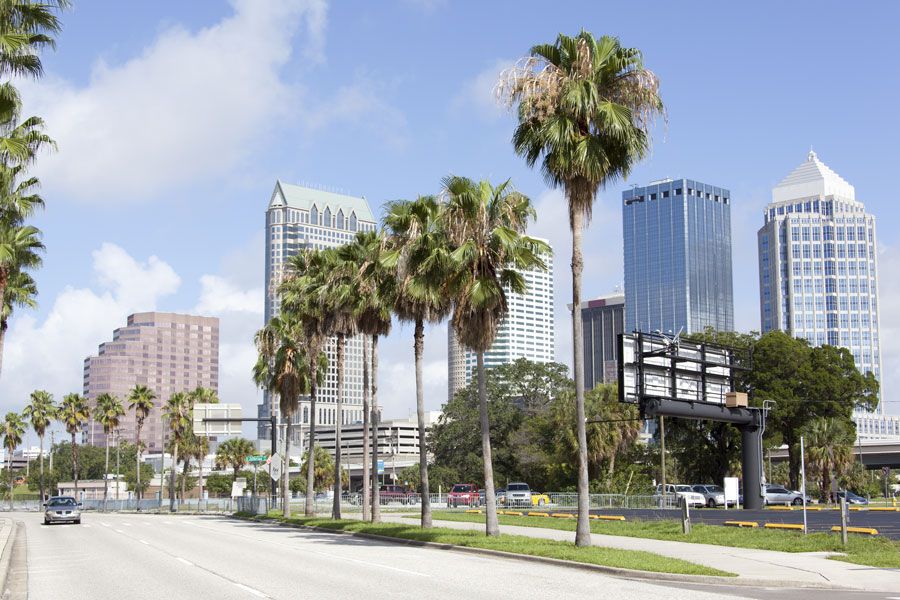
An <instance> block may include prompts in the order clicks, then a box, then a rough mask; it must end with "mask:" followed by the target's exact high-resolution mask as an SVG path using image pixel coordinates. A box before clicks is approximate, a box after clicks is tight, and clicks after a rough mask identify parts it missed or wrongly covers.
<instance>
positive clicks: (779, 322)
mask: <svg viewBox="0 0 900 600" xmlns="http://www.w3.org/2000/svg"><path fill="white" fill-rule="evenodd" d="M764 220H765V224H764V225H763V227H762V229H760V230H759V233H758V234H757V241H758V249H759V290H760V315H761V324H762V331H763V333H767V332H769V331H773V330H782V331H787V332H790V333H791V335H793V336H795V337H798V338H805V339H806V340H808V341H809V343H810V344H812V345H814V346H820V345H823V344H828V345H831V346H840V347H845V348H849V349H850V352H851V353H852V354H853V360H854V362H855V363H856V367H857V368H858V369H859V371H860V372H861V373H867V372H871V373H873V374H874V375H875V377H876V378H877V379H878V380H879V382H881V380H882V377H881V346H880V342H879V338H878V332H879V320H878V318H879V313H878V258H877V256H876V252H875V248H876V236H875V217H874V216H873V215H871V214H869V213H867V212H866V207H865V206H864V205H863V203H862V202H859V201H857V200H856V195H855V192H854V189H853V186H852V185H850V184H849V183H847V182H846V181H845V180H844V179H842V178H841V177H840V176H839V175H838V174H837V173H835V172H834V171H832V170H831V169H829V168H828V167H827V166H826V165H825V164H823V163H822V161H820V160H819V159H818V157H817V156H816V153H815V152H813V151H810V153H809V156H808V158H807V160H806V162H804V163H803V164H801V165H800V166H799V167H797V168H796V169H794V171H793V172H792V173H791V174H790V175H788V176H787V177H785V178H784V180H782V181H781V183H779V184H778V185H777V186H775V187H774V188H773V189H772V202H771V203H770V204H769V205H768V206H767V207H766V210H765V215H764ZM880 396H881V397H884V396H883V394H880ZM879 412H880V414H881V415H884V404H883V403H882V404H881V407H880V409H879Z"/></svg>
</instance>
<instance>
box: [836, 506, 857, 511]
mask: <svg viewBox="0 0 900 600" xmlns="http://www.w3.org/2000/svg"><path fill="white" fill-rule="evenodd" d="M838 510H840V509H838ZM847 510H862V508H861V507H859V506H848V507H847Z"/></svg>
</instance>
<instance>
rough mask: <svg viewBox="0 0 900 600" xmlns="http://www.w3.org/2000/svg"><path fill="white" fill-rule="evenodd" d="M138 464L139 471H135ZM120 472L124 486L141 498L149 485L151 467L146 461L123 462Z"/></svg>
mask: <svg viewBox="0 0 900 600" xmlns="http://www.w3.org/2000/svg"><path fill="white" fill-rule="evenodd" d="M138 464H140V467H141V472H140V473H138V472H137V469H136V467H137V465H138ZM132 465H133V466H132ZM123 471H124V472H123V473H122V479H124V480H125V484H126V488H127V489H128V490H129V491H132V492H135V497H136V498H141V497H142V496H143V494H144V492H146V491H147V488H148V487H150V480H151V479H152V478H153V473H154V471H153V467H152V466H151V465H148V464H147V463H143V462H142V463H125V468H124V470H123Z"/></svg>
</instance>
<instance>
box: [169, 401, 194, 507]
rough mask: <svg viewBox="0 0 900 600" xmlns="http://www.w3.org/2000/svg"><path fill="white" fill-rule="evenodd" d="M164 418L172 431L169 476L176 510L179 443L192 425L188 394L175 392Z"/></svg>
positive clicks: (170, 498)
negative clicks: (176, 472) (176, 474)
mask: <svg viewBox="0 0 900 600" xmlns="http://www.w3.org/2000/svg"><path fill="white" fill-rule="evenodd" d="M163 418H164V419H165V420H166V422H168V424H169V429H170V430H171V431H172V448H173V449H172V470H171V474H170V476H169V511H171V512H175V471H176V469H177V465H178V444H179V443H181V440H182V438H183V437H184V434H185V432H186V431H187V428H188V427H189V426H190V423H191V420H190V409H189V408H188V400H187V394H185V393H184V392H175V393H174V394H172V395H171V396H169V399H168V400H166V405H165V407H164V408H163Z"/></svg>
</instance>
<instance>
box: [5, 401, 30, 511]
mask: <svg viewBox="0 0 900 600" xmlns="http://www.w3.org/2000/svg"><path fill="white" fill-rule="evenodd" d="M25 427H26V425H25V421H23V420H22V416H21V415H20V414H19V413H14V412H8V413H6V417H5V418H4V419H3V429H2V431H0V433H2V435H3V447H4V448H5V449H6V456H8V457H9V458H8V459H7V460H8V461H9V464H10V465H11V464H12V455H13V452H15V450H16V448H18V447H19V444H21V443H22V436H23V435H25ZM7 471H8V472H9V489H10V490H12V489H13V469H11V468H9V466H7ZM12 498H13V495H12V492H10V494H9V510H12V509H13V499H12Z"/></svg>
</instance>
